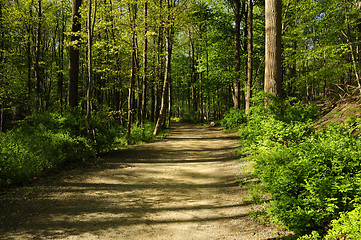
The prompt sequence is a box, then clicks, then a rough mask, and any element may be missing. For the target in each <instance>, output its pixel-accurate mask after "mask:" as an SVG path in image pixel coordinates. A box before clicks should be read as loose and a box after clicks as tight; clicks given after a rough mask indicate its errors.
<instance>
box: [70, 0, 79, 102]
mask: <svg viewBox="0 0 361 240" xmlns="http://www.w3.org/2000/svg"><path fill="white" fill-rule="evenodd" d="M81 4H82V0H72V27H71V32H72V35H71V37H70V44H71V45H70V47H69V79H68V105H69V107H71V108H74V107H77V106H78V82H79V48H80V43H79V40H80V35H79V34H80V30H81V24H80V12H79V8H80V6H81Z"/></svg>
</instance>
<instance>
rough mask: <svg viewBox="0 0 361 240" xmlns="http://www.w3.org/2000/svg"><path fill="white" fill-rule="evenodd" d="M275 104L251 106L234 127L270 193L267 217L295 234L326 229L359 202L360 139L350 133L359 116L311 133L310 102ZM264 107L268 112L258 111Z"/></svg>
mask: <svg viewBox="0 0 361 240" xmlns="http://www.w3.org/2000/svg"><path fill="white" fill-rule="evenodd" d="M277 104H279V103H278V102H274V101H271V102H270V103H268V106H269V108H268V109H264V108H263V107H258V108H257V109H253V114H252V115H251V116H250V117H249V119H248V122H247V124H244V126H243V127H242V128H241V129H240V130H239V132H240V134H241V139H243V140H242V143H241V144H242V149H243V153H244V154H250V156H251V158H252V159H254V160H255V163H256V164H255V172H256V174H257V176H258V177H259V179H260V180H261V182H262V184H263V186H264V188H265V190H266V191H267V192H268V193H269V194H270V195H271V199H272V201H271V203H270V205H269V209H268V212H269V214H270V215H271V218H272V220H274V221H275V222H277V223H280V224H281V225H283V226H285V227H287V228H289V229H291V230H293V231H294V232H296V233H298V234H305V233H311V232H312V231H317V232H319V233H325V231H326V229H327V227H328V226H329V224H330V223H331V222H332V220H334V219H337V218H338V217H339V215H340V213H342V212H348V211H351V210H353V209H354V208H355V207H356V206H357V204H359V203H360V201H361V180H360V179H361V178H360V177H361V163H360V161H359V159H361V140H360V139H359V138H357V137H355V136H354V134H353V133H354V132H355V130H358V129H360V120H357V119H356V120H355V119H353V120H352V119H351V120H349V121H347V122H346V123H344V124H338V125H336V124H333V125H330V126H329V127H328V128H327V129H324V130H322V131H318V132H315V131H314V130H313V129H312V125H311V124H310V119H312V118H315V117H316V116H317V109H316V108H315V107H314V106H302V105H301V104H299V103H296V104H293V105H292V104H289V103H288V106H286V107H284V110H282V111H275V110H274V109H276V110H277V108H276V107H275V106H277ZM278 106H279V105H278ZM283 106H284V105H283ZM278 109H279V108H278ZM267 110H268V116H266V115H262V114H264V113H265V112H267ZM295 116H297V117H295ZM316 235H317V234H316V233H314V235H309V237H310V236H311V237H315V239H317V238H316ZM305 237H306V236H305ZM305 239H306V238H305Z"/></svg>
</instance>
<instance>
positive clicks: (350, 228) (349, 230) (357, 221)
mask: <svg viewBox="0 0 361 240" xmlns="http://www.w3.org/2000/svg"><path fill="white" fill-rule="evenodd" d="M360 238H361V206H360V205H358V206H357V207H356V208H355V209H354V210H352V211H350V212H344V213H341V215H340V217H339V218H338V219H334V220H332V222H331V225H330V229H329V230H328V232H327V234H326V235H325V236H324V237H321V235H320V234H319V233H318V232H316V231H313V232H312V233H311V234H307V235H304V236H302V237H299V238H298V240H322V239H324V240H335V239H349V240H359V239H360Z"/></svg>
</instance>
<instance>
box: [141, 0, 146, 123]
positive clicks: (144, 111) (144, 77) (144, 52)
mask: <svg viewBox="0 0 361 240" xmlns="http://www.w3.org/2000/svg"><path fill="white" fill-rule="evenodd" d="M147 15H148V3H147V2H145V3H144V49H143V86H142V109H141V114H140V115H141V118H140V119H141V120H140V122H141V125H143V124H144V119H145V117H146V116H145V115H146V108H147V106H146V104H147V81H148V79H147V61H148V59H147V51H148V37H147V32H148V26H147Z"/></svg>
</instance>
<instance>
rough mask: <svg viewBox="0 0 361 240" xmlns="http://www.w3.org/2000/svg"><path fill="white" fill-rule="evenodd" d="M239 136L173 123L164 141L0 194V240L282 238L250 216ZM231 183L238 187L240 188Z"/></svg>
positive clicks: (255, 206)
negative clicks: (240, 155)
mask: <svg viewBox="0 0 361 240" xmlns="http://www.w3.org/2000/svg"><path fill="white" fill-rule="evenodd" d="M238 141H239V137H238V136H237V135H234V134H225V133H223V132H222V131H221V130H220V128H219V127H218V128H217V127H211V128H209V127H203V126H199V125H194V124H192V125H190V124H175V125H174V126H173V128H172V133H171V134H170V135H169V136H168V137H167V138H166V139H164V140H159V141H156V142H153V143H148V144H145V145H142V146H139V147H136V148H132V149H128V150H118V151H114V152H111V153H108V154H106V155H105V156H104V159H103V160H102V161H103V163H102V165H101V166H100V167H99V168H91V169H89V168H88V169H74V170H71V171H67V172H64V173H61V174H57V175H54V176H50V177H48V178H44V179H41V180H38V181H36V182H34V183H32V184H30V185H27V186H24V187H19V188H11V189H8V190H7V191H5V192H2V193H1V195H0V197H1V198H0V209H1V215H0V222H1V224H0V236H1V239H4V240H10V239H11V240H12V239H24V240H25V239H164V240H166V239H167V240H171V239H184V240H190V239H194V240H195V239H244V240H253V239H254V240H260V239H275V238H276V237H280V236H286V235H288V234H290V233H289V232H287V231H281V230H278V229H277V228H276V226H274V225H273V224H270V223H260V222H257V221H256V220H255V218H254V217H253V215H254V214H255V213H256V212H257V211H258V210H261V209H263V207H262V206H261V204H259V203H255V202H254V201H253V200H252V196H251V194H250V192H249V190H248V188H247V185H248V184H251V183H252V182H253V181H255V179H254V176H253V175H252V166H251V165H250V164H249V163H247V162H245V161H239V159H238V157H237V155H236V154H235V150H236V148H237V146H238ZM239 183H242V185H241V186H240V185H239Z"/></svg>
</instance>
